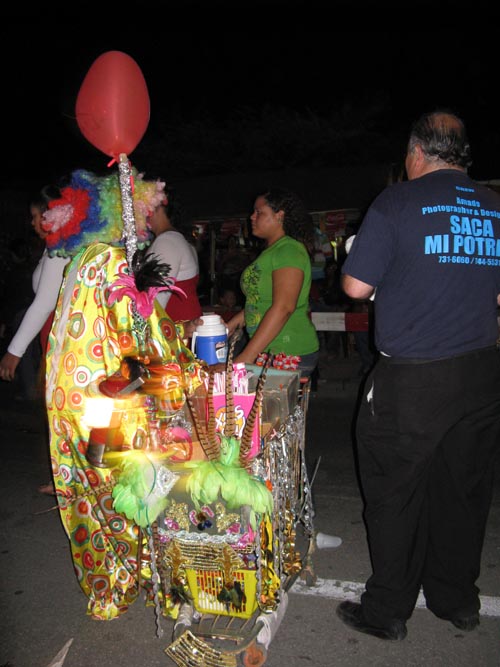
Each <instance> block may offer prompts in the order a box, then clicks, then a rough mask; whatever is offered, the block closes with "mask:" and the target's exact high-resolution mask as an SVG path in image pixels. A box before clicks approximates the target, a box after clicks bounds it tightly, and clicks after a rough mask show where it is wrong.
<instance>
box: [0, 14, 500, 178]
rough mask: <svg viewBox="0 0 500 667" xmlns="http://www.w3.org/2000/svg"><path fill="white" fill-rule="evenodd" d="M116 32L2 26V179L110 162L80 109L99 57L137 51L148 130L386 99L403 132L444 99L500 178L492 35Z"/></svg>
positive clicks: (481, 165)
mask: <svg viewBox="0 0 500 667" xmlns="http://www.w3.org/2000/svg"><path fill="white" fill-rule="evenodd" d="M114 32H115V33H118V36H114V37H113V36H112V35H113V31H109V30H106V29H102V30H100V31H99V32H96V31H87V32H86V33H85V38H81V39H79V38H78V36H76V35H75V33H74V30H72V31H70V30H68V31H64V30H57V31H54V32H52V33H50V32H47V33H43V31H40V26H39V25H34V24H30V25H26V24H25V23H23V24H20V23H19V22H17V21H13V22H10V23H9V21H4V23H3V25H2V27H1V28H0V40H1V45H0V48H1V58H2V63H3V69H2V78H3V89H4V96H3V97H4V100H3V114H2V115H3V123H4V131H3V142H4V144H3V159H2V161H1V168H2V174H1V177H2V183H3V184H4V185H5V183H6V182H9V181H13V180H15V181H17V180H19V179H31V180H41V179H42V180H43V179H45V176H46V175H48V174H50V175H51V177H52V176H56V175H57V174H62V173H66V172H67V170H69V169H72V168H76V167H84V168H90V169H94V170H98V169H99V168H101V169H102V170H104V169H105V168H106V164H107V161H108V158H107V157H106V156H105V155H103V154H102V153H99V151H97V150H96V149H95V148H94V147H93V146H91V145H90V144H89V143H88V142H87V141H86V140H85V139H84V137H83V136H82V135H81V133H80V131H79V129H78V127H77V124H76V120H75V116H74V104H75V100H76V96H77V93H78V90H79V88H80V85H81V83H82V81H83V79H84V77H85V74H86V73H87V71H88V69H89V68H90V66H91V65H92V63H93V62H94V61H95V59H96V58H97V57H98V56H100V55H101V54H102V53H105V52H106V51H110V50H120V51H124V52H125V53H127V54H128V55H130V56H132V57H133V58H134V59H135V60H136V62H137V63H138V65H139V66H140V68H141V70H142V72H143V74H144V77H145V79H146V82H147V85H148V89H149V95H150V101H151V120H150V126H149V128H148V130H147V135H146V136H148V133H150V132H152V131H153V130H154V127H155V123H156V121H157V120H158V118H159V117H160V116H161V117H162V118H165V117H167V118H168V117H169V116H171V117H172V118H174V117H175V118H183V117H185V118H189V117H192V116H193V115H196V113H198V112H200V110H201V113H205V114H212V115H215V116H218V117H220V118H225V117H229V116H230V115H231V114H233V113H234V111H235V109H238V108H239V107H241V106H243V105H244V106H246V107H251V108H254V109H259V108H262V107H263V106H265V105H279V106H284V107H287V108H291V109H295V110H297V111H299V112H305V111H306V110H307V109H310V110H312V111H313V112H314V113H318V114H328V113H330V112H333V111H335V110H338V109H339V108H341V107H342V106H345V105H348V106H349V107H351V108H352V109H353V110H355V109H357V108H361V107H363V105H368V104H372V103H373V101H374V100H382V101H383V104H384V106H385V108H386V113H385V116H384V117H383V119H382V121H381V123H382V129H383V130H384V129H385V130H387V131H388V132H389V131H393V130H395V129H401V130H402V131H403V132H406V131H407V129H408V127H409V124H410V123H411V121H412V120H413V119H414V118H415V117H416V116H418V115H419V114H420V113H421V112H422V111H427V110H430V109H433V108H435V107H436V106H439V105H442V106H447V107H452V108H453V109H455V110H456V111H457V112H459V113H460V114H461V115H462V117H463V118H464V120H465V121H466V123H467V125H468V128H469V135H470V139H471V144H472V148H473V157H474V166H473V169H472V172H471V173H472V175H473V176H474V177H476V178H481V179H483V178H498V177H500V165H499V160H498V151H499V150H500V135H499V129H498V127H499V126H498V111H497V107H496V103H494V102H493V97H494V96H495V97H496V92H495V91H496V89H497V87H498V85H497V72H498V53H497V51H496V45H495V42H494V41H489V40H488V39H487V38H486V37H485V36H484V35H481V37H480V38H479V37H478V38H477V39H475V40H473V39H471V37H470V35H467V36H466V35H465V34H462V33H457V32H456V31H449V33H447V32H446V31H441V32H439V33H438V32H436V33H402V34H401V35H400V36H399V37H397V38H395V37H394V36H393V35H392V34H391V33H380V32H378V33H364V32H347V33H346V32H344V33H333V34H332V33H328V32H326V31H325V32H324V33H323V32H320V33H318V32H317V31H316V32H314V31H305V32H302V33H298V32H296V33H294V34H293V35H290V34H289V33H285V32H282V33H272V32H270V31H267V32H266V31H265V30H262V29H261V30H260V31H258V32H257V33H255V34H253V33H252V32H248V33H243V32H241V33H239V32H234V31H232V32H229V31H227V32H224V31H223V30H221V31H220V34H214V31H213V30H210V31H206V32H205V33H201V32H197V33H188V32H184V31H182V30H178V31H172V32H171V34H169V33H168V31H167V30H154V29H149V30H147V31H137V30H134V31H132V30H131V29H129V30H128V31H127V30H123V29H121V30H119V31H116V30H115V31H114ZM7 36H8V37H9V40H8V41H7V39H6V38H7ZM13 43H14V44H16V45H17V49H15V50H14V49H13V48H12V44H13ZM427 47H428V50H426V48H427ZM21 54H22V59H21V60H19V57H20V56H21ZM131 159H132V161H134V154H133V153H132V155H131ZM376 160H377V155H373V161H376ZM137 167H138V168H139V169H141V168H143V166H142V165H140V164H138V165H137ZM45 180H46V179H45Z"/></svg>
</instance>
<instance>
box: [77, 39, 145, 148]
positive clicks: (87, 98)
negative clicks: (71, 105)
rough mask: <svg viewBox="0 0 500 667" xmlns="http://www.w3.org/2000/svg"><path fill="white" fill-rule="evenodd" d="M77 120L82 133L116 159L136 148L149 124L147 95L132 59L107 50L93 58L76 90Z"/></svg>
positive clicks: (136, 65) (143, 80) (120, 53)
mask: <svg viewBox="0 0 500 667" xmlns="http://www.w3.org/2000/svg"><path fill="white" fill-rule="evenodd" d="M76 120H77V123H78V127H79V128H80V130H81V132H82V134H83V136H84V137H85V138H86V139H87V140H88V141H90V143H91V144H92V145H93V146H95V147H96V148H98V149H99V150H100V151H102V152H103V153H105V154H106V155H109V156H111V157H113V158H115V159H116V160H117V159H118V157H119V155H120V153H125V154H126V155H128V154H130V153H131V152H132V151H133V150H134V148H136V146H137V144H138V143H139V142H140V140H141V139H142V137H143V136H144V133H145V132H146V129H147V126H148V123H149V94H148V88H147V85H146V81H145V79H144V76H143V74H142V72H141V69H140V67H139V65H138V64H137V63H136V62H135V60H134V59H133V58H131V57H130V56H128V55H127V54H126V53H123V52H122V51H108V52H106V53H103V54H102V55H101V56H99V58H97V60H95V61H94V63H93V65H92V66H91V68H90V69H89V71H88V72H87V75H86V77H85V79H84V80H83V83H82V85H81V87H80V90H79V92H78V97H77V99H76Z"/></svg>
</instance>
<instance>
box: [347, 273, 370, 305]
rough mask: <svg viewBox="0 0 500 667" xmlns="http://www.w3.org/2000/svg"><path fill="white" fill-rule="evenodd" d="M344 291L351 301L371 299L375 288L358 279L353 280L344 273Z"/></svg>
mask: <svg viewBox="0 0 500 667" xmlns="http://www.w3.org/2000/svg"><path fill="white" fill-rule="evenodd" d="M342 289H343V290H344V292H345V293H346V294H347V296H350V297H351V299H363V300H364V299H369V298H370V297H371V295H372V294H373V292H374V291H375V288H374V287H373V285H368V283H364V282H363V281H361V280H358V279H357V278H353V277H352V276H349V275H348V274H346V273H344V274H343V276H342Z"/></svg>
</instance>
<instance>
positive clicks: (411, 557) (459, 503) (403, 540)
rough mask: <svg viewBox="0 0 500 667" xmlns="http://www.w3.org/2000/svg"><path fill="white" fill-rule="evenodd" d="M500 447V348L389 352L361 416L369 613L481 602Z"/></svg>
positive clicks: (383, 619) (439, 611) (469, 606)
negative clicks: (401, 356)
mask: <svg viewBox="0 0 500 667" xmlns="http://www.w3.org/2000/svg"><path fill="white" fill-rule="evenodd" d="M499 449H500V352H498V351H497V350H496V348H494V347H493V348H487V349H484V350H477V351H475V352H472V353H468V354H466V355H463V356H460V357H454V358H450V359H445V360H439V361H432V362H425V363H407V362H404V363H402V360H397V359H392V358H389V359H386V358H384V357H383V356H381V357H380V359H379V361H378V362H377V363H376V365H375V367H374V369H373V370H372V372H371V373H370V375H369V376H368V378H367V380H366V384H365V390H364V394H363V398H362V401H361V405H360V410H359V413H358V419H357V455H358V463H359V474H360V482H361V488H362V494H363V497H364V502H365V509H364V518H365V523H366V529H367V534H368V543H369V548H370V556H371V561H372V570H373V572H372V575H371V577H370V578H369V579H368V581H367V583H366V591H365V592H364V593H363V595H362V597H361V602H362V605H363V611H364V613H365V616H366V617H367V619H368V620H370V621H371V622H373V623H375V624H379V625H384V624H385V623H389V622H390V621H391V620H393V619H396V618H398V619H403V620H406V619H408V618H409V617H410V616H411V614H412V612H413V609H414V607H415V603H416V600H417V597H418V594H419V591H420V587H421V586H422V587H423V592H424V595H425V599H426V604H427V607H428V608H429V609H430V610H431V611H432V612H433V613H434V614H436V615H437V616H439V617H442V618H449V617H451V616H455V615H457V614H458V615H462V614H470V613H475V612H476V611H478V610H479V606H480V602H479V589H478V588H477V586H476V580H477V578H478V576H479V572H480V563H481V551H482V547H483V541H484V533H485V527H486V522H487V518H488V512H489V508H490V504H491V498H492V490H493V461H494V457H495V456H496V454H497V453H498V451H499Z"/></svg>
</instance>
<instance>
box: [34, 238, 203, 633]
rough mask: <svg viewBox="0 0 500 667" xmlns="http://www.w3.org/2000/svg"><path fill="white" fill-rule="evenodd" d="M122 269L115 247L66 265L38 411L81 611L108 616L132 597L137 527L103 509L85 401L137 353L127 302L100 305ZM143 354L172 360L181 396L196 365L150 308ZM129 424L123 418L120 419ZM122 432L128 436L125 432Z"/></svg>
mask: <svg viewBox="0 0 500 667" xmlns="http://www.w3.org/2000/svg"><path fill="white" fill-rule="evenodd" d="M125 273H127V260H126V255H125V250H124V249H123V248H116V247H112V246H109V245H106V244H103V243H94V244H92V245H90V246H88V247H87V248H84V249H83V250H81V251H80V252H79V253H78V254H77V255H76V256H75V257H74V258H73V259H72V261H71V262H70V264H69V265H68V266H67V268H66V273H65V278H64V281H63V285H62V289H61V291H60V294H59V300H58V304H57V308H56V314H55V318H54V324H53V326H52V331H51V333H50V337H49V345H48V352H47V395H46V398H47V413H48V422H49V428H50V454H51V464H52V471H53V476H54V484H55V488H56V492H57V499H58V504H59V510H60V514H61V519H62V522H63V525H64V528H65V530H66V533H67V535H68V537H69V540H70V544H71V551H72V556H73V563H74V567H75V572H76V575H77V578H78V581H79V583H80V586H81V587H82V589H83V591H84V593H85V595H86V596H87V597H88V599H89V603H88V610H87V613H88V614H90V615H91V616H92V617H93V618H95V619H97V620H109V619H112V618H115V617H116V616H118V615H119V614H120V613H122V612H124V611H126V610H127V608H128V605H129V604H130V603H131V602H133V601H134V600H135V598H136V597H137V595H138V592H139V591H138V577H137V566H138V564H137V554H138V541H137V538H138V529H137V526H136V525H135V524H134V523H133V522H132V521H129V520H127V519H126V518H125V517H124V516H123V515H121V514H118V513H117V512H116V511H115V510H114V509H113V499H112V495H111V491H112V488H113V484H114V483H115V481H116V476H117V474H118V471H117V470H112V469H108V468H97V467H93V466H92V465H90V464H89V462H88V461H87V459H86V457H85V453H86V450H87V446H88V438H89V426H88V425H86V424H85V423H84V421H82V416H83V414H84V410H85V402H86V400H88V399H89V398H92V397H96V396H99V395H100V394H99V390H98V384H99V382H100V381H101V380H102V379H103V378H104V377H106V376H110V375H112V374H113V373H115V372H116V371H118V370H119V368H120V362H121V360H122V359H123V357H126V356H135V355H137V354H138V341H137V339H136V336H135V335H134V333H133V314H132V313H133V308H132V305H133V304H132V301H131V300H130V299H129V298H124V299H122V300H121V301H116V302H115V303H114V304H113V305H112V306H111V307H110V306H109V305H108V304H107V297H108V295H109V286H110V284H112V283H113V282H114V281H115V280H117V278H118V277H119V276H120V275H122V274H125ZM148 322H149V325H150V337H149V341H148V344H149V346H150V348H149V351H150V353H151V356H152V357H157V358H158V357H160V358H161V359H163V360H166V361H172V362H174V363H178V364H179V365H180V367H181V369H182V373H181V374H182V376H183V377H182V379H183V381H184V383H185V384H184V386H185V388H186V390H187V391H188V392H191V391H193V390H194V389H195V388H196V387H197V386H199V384H200V383H201V379H200V375H201V369H200V366H199V363H198V362H197V361H196V360H195V359H194V357H193V355H192V353H191V352H190V351H189V350H188V349H187V348H186V347H185V346H184V345H183V343H182V341H181V339H180V337H179V335H178V332H177V329H176V327H175V324H174V323H173V322H172V320H171V319H170V318H169V317H168V316H167V315H166V314H165V313H164V311H163V310H162V309H161V308H160V307H159V306H156V305H155V311H154V312H153V314H152V316H151V317H150V318H149V320H148ZM132 414H133V416H132V423H128V428H129V431H130V429H132V430H133V429H135V428H136V427H138V426H141V422H143V423H142V425H144V423H145V419H146V415H145V413H144V410H137V411H132ZM129 422H130V419H129ZM127 435H128V436H129V437H131V433H128V434H127Z"/></svg>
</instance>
